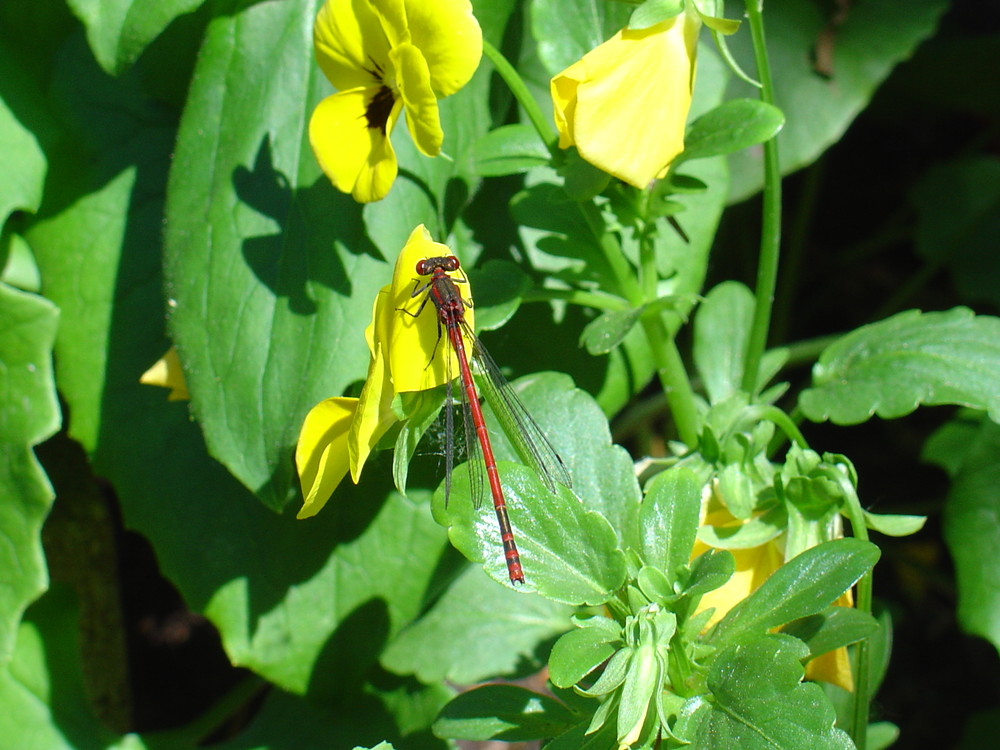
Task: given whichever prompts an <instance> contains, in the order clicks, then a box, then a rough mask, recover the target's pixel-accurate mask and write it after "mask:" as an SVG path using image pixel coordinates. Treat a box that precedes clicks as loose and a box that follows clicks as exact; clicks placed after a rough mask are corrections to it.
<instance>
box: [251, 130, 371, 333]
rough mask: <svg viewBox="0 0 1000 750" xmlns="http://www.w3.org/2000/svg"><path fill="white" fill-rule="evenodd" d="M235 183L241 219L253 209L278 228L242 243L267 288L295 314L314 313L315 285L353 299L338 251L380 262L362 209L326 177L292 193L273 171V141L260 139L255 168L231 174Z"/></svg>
mask: <svg viewBox="0 0 1000 750" xmlns="http://www.w3.org/2000/svg"><path fill="white" fill-rule="evenodd" d="M232 182H233V189H234V191H235V193H236V196H237V197H238V198H239V200H240V201H241V203H242V205H238V206H237V207H236V212H237V214H238V215H239V214H240V212H241V211H242V212H246V210H247V209H249V211H250V212H252V214H256V215H257V217H260V216H263V217H266V218H267V219H269V220H270V221H271V222H272V223H273V225H274V226H275V231H274V232H273V233H271V234H261V235H257V236H253V237H248V238H246V239H244V240H243V246H242V252H243V258H244V260H245V261H246V263H247V265H248V266H249V267H250V269H251V270H252V271H253V272H254V274H255V275H256V277H257V279H258V280H259V281H260V282H261V283H262V284H263V285H264V286H266V287H267V288H268V289H270V290H271V291H272V292H273V293H274V294H275V295H276V296H277V297H280V298H285V299H287V300H288V304H289V307H290V308H291V310H292V311H293V312H295V313H297V314H299V315H312V314H315V313H316V311H317V303H316V299H315V298H314V296H313V295H312V294H311V293H310V285H311V284H312V283H313V282H318V283H319V284H322V285H323V286H325V287H327V288H329V289H331V290H333V291H335V292H337V293H338V294H341V295H343V296H344V297H350V296H351V293H352V285H351V280H350V278H349V276H348V273H347V270H346V269H345V268H344V264H343V262H342V261H341V256H340V252H339V251H346V252H349V253H353V254H361V253H364V254H367V255H370V256H371V257H373V258H377V259H381V254H380V253H379V251H378V250H377V248H376V247H375V246H374V245H373V244H372V243H371V241H370V240H369V239H368V237H367V235H366V234H365V231H364V222H363V220H362V216H361V206H360V205H359V204H358V203H356V202H355V201H354V200H353V199H352V198H351V197H350V196H349V195H344V194H343V193H341V192H339V191H337V190H335V189H334V188H333V186H332V185H331V184H330V182H329V181H328V180H327V179H326V178H325V177H320V178H319V179H317V180H316V181H314V182H313V183H312V184H311V185H309V186H308V187H305V188H295V187H293V186H292V184H291V182H290V181H289V179H288V177H287V175H285V174H284V173H283V172H281V171H280V170H279V169H277V168H276V167H275V165H274V158H273V154H272V146H271V137H270V135H266V136H264V138H262V139H261V142H260V145H259V146H258V148H257V154H256V156H255V157H254V163H253V166H252V167H251V168H247V167H245V166H239V167H237V168H236V169H235V170H233V174H232ZM257 217H253V218H257ZM237 221H239V219H237Z"/></svg>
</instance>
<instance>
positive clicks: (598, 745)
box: [545, 719, 618, 750]
mask: <svg viewBox="0 0 1000 750" xmlns="http://www.w3.org/2000/svg"><path fill="white" fill-rule="evenodd" d="M589 728H590V719H588V720H587V721H584V722H582V723H581V724H577V725H576V726H575V727H573V728H572V729H570V730H569V731H568V732H565V733H563V734H561V735H559V736H558V737H556V738H555V739H553V740H552V741H551V742H549V743H548V744H546V745H545V750H608V748H610V747H615V746H616V740H617V738H618V730H617V728H616V727H615V725H614V722H608V723H606V724H604V725H602V726H601V727H600V728H599V729H598V730H596V731H594V732H590V733H588V731H587V730H588V729H589Z"/></svg>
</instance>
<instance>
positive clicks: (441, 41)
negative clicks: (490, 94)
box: [406, 0, 483, 97]
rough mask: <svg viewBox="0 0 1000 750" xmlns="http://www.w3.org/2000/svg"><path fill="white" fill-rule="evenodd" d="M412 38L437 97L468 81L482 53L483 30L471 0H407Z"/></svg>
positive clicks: (451, 91)
mask: <svg viewBox="0 0 1000 750" xmlns="http://www.w3.org/2000/svg"><path fill="white" fill-rule="evenodd" d="M406 18H407V23H408V26H409V31H410V41H412V42H413V45H414V46H415V47H416V48H417V49H419V50H420V52H421V54H422V55H423V57H424V59H425V60H426V61H427V68H428V71H429V73H430V78H431V87H432V88H433V89H434V91H435V92H436V93H437V95H438V96H441V97H444V96H449V95H451V94H454V93H455V92H456V91H458V90H459V89H460V88H462V86H464V85H465V84H466V83H468V82H469V79H470V78H472V75H473V74H474V73H475V72H476V68H478V67H479V60H480V58H481V57H482V55H483V32H482V30H481V29H480V28H479V22H478V21H477V20H476V17H475V16H474V15H473V14H472V4H471V3H470V2H469V0H435V2H432V3H429V2H419V1H418V2H408V3H406Z"/></svg>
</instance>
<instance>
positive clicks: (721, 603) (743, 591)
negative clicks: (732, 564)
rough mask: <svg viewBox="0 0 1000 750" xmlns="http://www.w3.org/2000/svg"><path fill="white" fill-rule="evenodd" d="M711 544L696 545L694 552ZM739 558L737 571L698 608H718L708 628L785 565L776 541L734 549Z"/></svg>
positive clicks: (734, 555) (704, 599)
mask: <svg viewBox="0 0 1000 750" xmlns="http://www.w3.org/2000/svg"><path fill="white" fill-rule="evenodd" d="M706 549H707V547H706V546H705V545H704V544H703V543H702V542H697V543H696V544H695V549H694V555H700V554H701V553H702V552H704V551H705V550H706ZM730 552H732V553H733V557H734V558H736V572H734V573H733V577H732V578H730V579H729V580H728V581H726V583H725V584H723V585H722V586H721V587H720V588H717V589H715V591H709V592H708V593H707V594H705V596H703V597H702V599H701V602H700V603H699V605H698V611H699V612H702V611H704V610H706V609H708V608H709V607H715V612H713V613H712V617H711V619H710V620H709V621H708V624H707V626H706V627H711V626H712V625H714V624H715V623H717V622H718V621H719V620H721V619H722V618H723V617H725V616H726V614H727V613H728V612H729V610H731V609H732V608H733V607H735V606H736V605H737V604H739V603H740V602H741V601H743V600H744V599H746V598H747V596H749V595H750V594H751V593H752V592H754V591H756V590H757V589H758V588H760V585H761V584H762V583H764V581H766V580H767V579H768V577H770V575H771V574H772V573H773V572H774V571H776V570H777V569H778V568H780V567H781V564H782V563H783V562H784V555H783V554H782V552H781V550H780V549H779V548H778V545H777V544H775V543H774V542H768V543H767V544H762V545H761V546H759V547H751V548H750V549H734V550H730Z"/></svg>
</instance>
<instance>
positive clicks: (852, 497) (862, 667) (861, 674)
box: [825, 468, 872, 750]
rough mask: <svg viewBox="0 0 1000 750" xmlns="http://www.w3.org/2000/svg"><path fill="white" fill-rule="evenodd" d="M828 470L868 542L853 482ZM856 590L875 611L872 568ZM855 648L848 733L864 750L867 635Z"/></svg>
mask: <svg viewBox="0 0 1000 750" xmlns="http://www.w3.org/2000/svg"><path fill="white" fill-rule="evenodd" d="M825 473H826V476H828V477H829V478H830V479H833V480H834V481H835V482H837V483H838V484H839V485H840V488H841V491H842V493H843V495H844V498H845V499H846V511H847V517H848V518H849V519H850V521H851V531H852V533H853V534H854V536H855V537H857V538H858V539H863V540H864V541H866V542H867V541H868V525H867V524H866V523H865V514H864V511H863V510H862V508H861V501H860V500H859V499H858V494H857V492H856V491H855V489H854V485H853V484H852V483H851V481H850V480H849V479H848V478H847V476H846V475H845V474H844V473H843V472H841V471H839V470H838V469H836V468H831V469H829V470H828V471H827V472H825ZM857 593H858V601H857V602H856V604H855V606H856V607H857V608H858V609H859V610H861V611H862V612H865V613H867V614H869V615H870V614H871V613H872V571H870V570H869V571H868V572H867V573H865V575H864V576H862V577H861V580H860V581H858V585H857ZM854 648H855V650H854V671H855V675H854V694H853V695H852V696H851V698H852V700H853V701H854V706H853V708H854V710H853V711H852V712H851V726H850V732H849V733H850V735H851V739H852V740H854V746H855V747H856V748H857V750H865V746H866V745H867V740H868V710H869V704H870V702H871V696H870V692H871V674H870V673H871V652H870V649H869V645H868V639H867V638H865V639H863V640H861V641H859V642H858V644H857V645H856V646H855V647H854Z"/></svg>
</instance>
